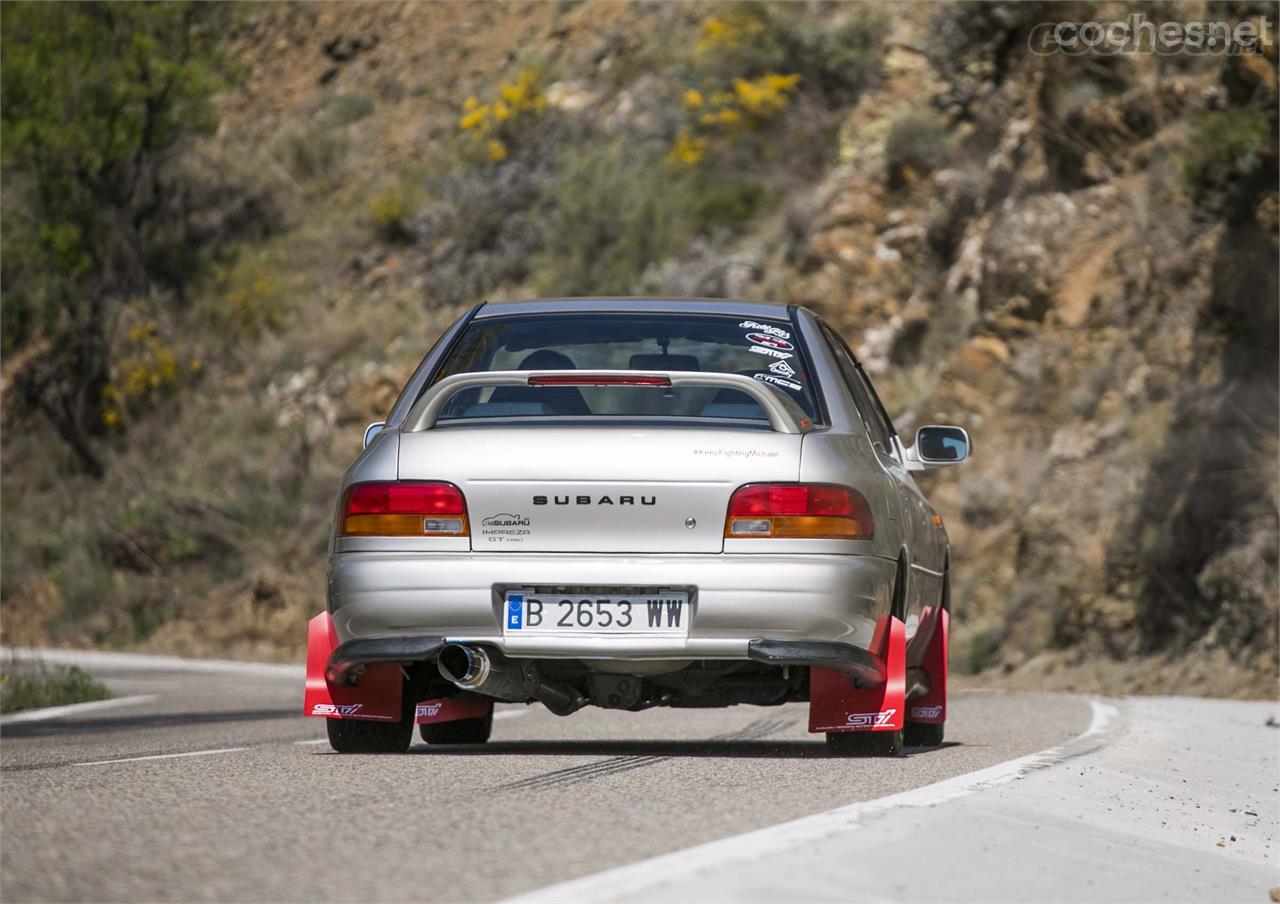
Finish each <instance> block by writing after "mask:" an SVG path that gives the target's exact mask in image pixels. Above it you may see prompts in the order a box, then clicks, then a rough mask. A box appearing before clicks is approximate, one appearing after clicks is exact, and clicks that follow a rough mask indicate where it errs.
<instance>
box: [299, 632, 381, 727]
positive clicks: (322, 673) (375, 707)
mask: <svg viewBox="0 0 1280 904" xmlns="http://www.w3.org/2000/svg"><path fill="white" fill-rule="evenodd" d="M337 647H338V635H337V633H336V632H335V631H334V629H333V619H332V618H330V616H329V613H328V612H321V613H320V614H319V615H317V616H316V617H315V618H313V619H311V621H310V622H308V623H307V689H306V693H305V694H304V695H303V698H302V712H303V714H304V715H307V716H322V717H324V718H327V719H371V720H374V721H379V722H398V721H400V709H401V705H402V703H403V701H402V698H403V696H404V676H403V675H402V674H401V673H400V666H399V665H397V664H396V663H394V662H375V663H371V664H370V665H369V666H368V667H367V668H366V669H365V671H364V673H363V674H362V675H361V676H360V683H359V684H358V685H357V686H356V687H347V686H346V685H344V684H339V683H337V682H335V681H331V680H330V678H329V675H328V674H327V672H328V665H329V657H330V656H332V655H333V651H334V650H335V649H337Z"/></svg>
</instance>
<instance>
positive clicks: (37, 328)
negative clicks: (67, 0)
mask: <svg viewBox="0 0 1280 904" xmlns="http://www.w3.org/2000/svg"><path fill="white" fill-rule="evenodd" d="M232 14H233V13H232V12H231V10H230V8H229V6H228V5H226V4H217V3H207V4H201V3H197V4H177V3H138V4H124V3H121V4H102V3H75V4H62V3H5V4H3V5H0V80H2V82H3V90H4V103H3V106H2V107H0V149H2V151H3V165H4V175H5V216H4V219H3V223H2V225H0V228H2V229H3V244H4V248H5V252H6V253H5V255H4V259H3V263H2V264H0V267H2V268H3V272H2V273H0V284H2V285H3V305H2V307H3V308H4V310H5V317H4V328H5V331H6V335H5V347H6V349H14V348H16V347H20V346H21V345H23V344H24V343H25V342H27V341H29V340H31V339H33V338H34V337H35V336H36V335H40V334H42V335H43V337H44V338H45V339H47V340H48V342H47V346H46V350H45V351H44V353H43V354H42V355H41V356H40V361H39V366H32V367H27V368H25V369H24V370H23V371H22V373H21V375H20V379H15V387H14V388H15V396H17V397H18V398H20V399H22V400H24V403H25V404H26V405H27V406H29V407H31V408H33V409H37V410H39V411H41V412H42V413H43V414H44V415H45V416H46V417H47V418H48V419H49V421H50V423H52V424H53V425H54V427H55V428H56V429H57V431H58V433H59V435H60V436H61V437H62V438H63V439H64V440H65V441H66V443H67V444H68V446H69V447H70V448H71V449H72V450H73V451H74V452H75V453H76V455H77V457H78V461H79V463H80V465H81V466H82V467H83V469H84V470H85V471H87V472H88V473H90V474H93V475H95V476H102V474H103V472H104V468H103V464H102V461H101V460H100V458H99V455H98V453H97V452H96V451H95V449H94V446H93V444H92V442H91V441H90V440H91V438H92V437H93V436H95V435H100V434H101V433H102V432H103V430H104V426H103V422H102V404H101V399H102V389H103V387H104V386H105V385H106V382H107V379H108V374H109V370H110V363H111V362H110V324H111V323H112V322H113V321H114V318H115V314H116V312H117V309H118V307H119V306H120V305H121V304H123V303H124V302H126V301H127V300H128V299H130V298H132V297H136V296H138V295H140V294H145V293H146V292H148V291H150V290H151V289H152V288H154V287H155V284H156V283H157V282H161V283H163V282H165V281H166V278H167V277H171V276H172V274H166V273H165V272H163V270H157V268H156V267H155V266H154V264H153V259H152V253H151V252H152V251H153V249H154V248H155V246H156V245H157V243H158V242H159V243H164V242H165V241H167V240H168V239H169V237H171V236H172V234H173V233H174V231H181V230H182V229H183V228H185V227H186V225H187V223H188V222H189V220H190V219H191V213H192V211H191V210H190V208H189V207H187V206H186V205H178V206H177V207H176V208H175V207H174V206H172V205H169V204H168V203H167V201H168V199H170V198H172V197H174V196H182V195H183V194H184V192H185V190H186V184H185V180H184V176H183V174H182V173H181V171H180V170H179V168H178V167H176V165H175V164H176V161H177V160H178V159H180V156H181V155H180V154H179V153H178V152H179V151H180V150H181V149H182V148H183V146H184V144H185V143H186V142H188V141H189V140H190V139H191V138H192V137H193V136H195V135H199V134H208V133H210V132H212V131H213V129H214V128H215V126H216V124H217V113H216V110H215V108H214V106H213V103H212V96H213V94H214V92H215V91H217V90H219V89H220V88H221V87H223V85H224V84H225V80H224V76H225V73H226V71H227V69H228V66H227V63H226V60H225V57H224V55H223V52H222V45H221V43H220V41H221V39H222V37H223V35H224V34H225V32H226V29H227V27H228V24H229V22H230V18H231V16H232ZM189 276H190V274H189V273H183V274H179V275H178V279H179V280H182V279H185V278H187V277H189ZM171 287H173V288H180V286H171Z"/></svg>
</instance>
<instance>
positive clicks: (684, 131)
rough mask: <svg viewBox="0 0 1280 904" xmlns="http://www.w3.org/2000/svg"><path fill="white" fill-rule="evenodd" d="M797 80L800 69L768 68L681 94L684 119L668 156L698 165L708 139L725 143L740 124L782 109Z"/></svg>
mask: <svg viewBox="0 0 1280 904" xmlns="http://www.w3.org/2000/svg"><path fill="white" fill-rule="evenodd" d="M799 84H800V75H799V73H795V72H792V73H787V74H782V73H777V72H768V73H765V74H764V75H762V76H760V77H759V78H754V79H747V78H735V79H733V81H732V83H731V85H730V87H729V88H728V89H719V90H714V91H710V92H704V91H702V90H700V89H698V88H687V89H686V90H685V91H684V94H683V102H684V112H685V123H684V124H683V125H682V126H681V127H680V129H679V131H677V133H676V137H675V141H674V143H673V144H672V146H671V149H670V150H669V151H668V153H667V158H668V159H669V160H671V161H673V162H674V163H678V164H681V165H682V166H690V167H693V166H698V165H699V164H701V163H702V161H703V160H704V159H705V158H706V156H707V153H708V150H709V148H710V144H709V142H711V141H713V140H714V141H717V142H719V143H721V144H727V143H729V142H731V141H732V139H733V136H734V134H735V133H736V132H737V131H738V130H739V129H741V128H743V127H746V126H750V127H751V128H759V127H761V126H763V125H764V124H765V123H767V122H768V121H769V120H771V119H773V118H775V117H776V116H778V115H779V114H780V113H782V112H783V111H784V110H785V109H786V108H787V105H788V104H789V103H790V102H791V98H792V96H793V95H794V94H795V91H796V88H797V87H798V86H799Z"/></svg>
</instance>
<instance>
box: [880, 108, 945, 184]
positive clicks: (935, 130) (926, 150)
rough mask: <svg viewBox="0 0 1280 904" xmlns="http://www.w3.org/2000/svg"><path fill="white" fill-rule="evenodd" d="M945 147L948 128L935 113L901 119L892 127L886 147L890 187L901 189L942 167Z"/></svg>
mask: <svg viewBox="0 0 1280 904" xmlns="http://www.w3.org/2000/svg"><path fill="white" fill-rule="evenodd" d="M946 143H947V127H946V124H945V123H944V122H943V121H942V120H941V119H939V118H938V117H937V116H934V115H933V114H932V113H923V112H912V113H906V114H904V115H902V116H899V117H898V118H897V119H895V120H894V121H893V122H892V123H891V124H890V126H889V137H888V138H886V139H885V143H884V157H885V168H886V171H887V176H888V179H889V185H890V186H892V187H898V186H900V185H903V184H904V183H906V182H910V181H911V180H912V179H914V178H916V177H919V176H923V175H925V174H927V173H929V172H931V171H932V170H934V169H935V168H936V167H937V166H938V165H939V164H941V163H942V160H943V157H944V154H945V152H946Z"/></svg>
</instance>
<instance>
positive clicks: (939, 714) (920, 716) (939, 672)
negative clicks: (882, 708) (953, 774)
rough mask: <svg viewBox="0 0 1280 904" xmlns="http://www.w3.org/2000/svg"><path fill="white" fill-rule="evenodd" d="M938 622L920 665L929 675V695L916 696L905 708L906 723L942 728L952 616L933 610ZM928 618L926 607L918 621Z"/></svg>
mask: <svg viewBox="0 0 1280 904" xmlns="http://www.w3.org/2000/svg"><path fill="white" fill-rule="evenodd" d="M934 612H935V613H936V619H937V623H936V624H935V625H934V627H933V636H932V637H931V638H929V646H928V648H926V649H925V651H924V657H923V658H922V659H921V660H920V665H921V666H922V667H923V668H924V670H925V672H926V673H927V674H928V676H929V693H927V694H925V695H924V696H923V697H917V698H916V699H914V700H912V701H911V705H910V706H909V707H907V721H908V722H920V723H924V724H928V725H941V724H942V723H943V722H945V721H947V640H948V633H949V631H950V624H951V615H950V613H948V612H947V610H946V609H935V610H934ZM928 615H929V609H928V607H926V608H925V610H924V612H923V613H921V621H924V620H925V619H926V618H927V617H928Z"/></svg>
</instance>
